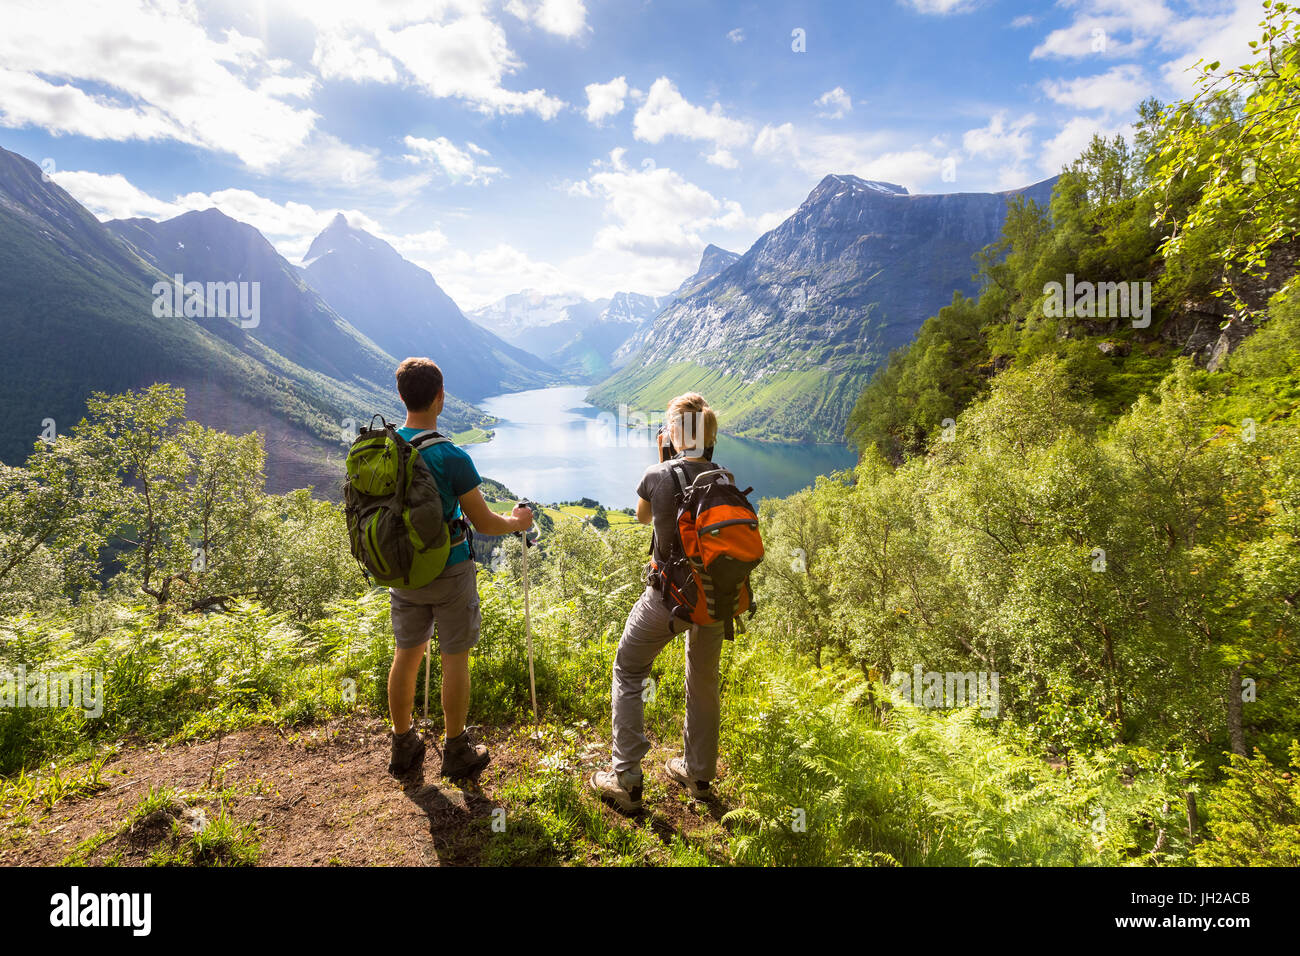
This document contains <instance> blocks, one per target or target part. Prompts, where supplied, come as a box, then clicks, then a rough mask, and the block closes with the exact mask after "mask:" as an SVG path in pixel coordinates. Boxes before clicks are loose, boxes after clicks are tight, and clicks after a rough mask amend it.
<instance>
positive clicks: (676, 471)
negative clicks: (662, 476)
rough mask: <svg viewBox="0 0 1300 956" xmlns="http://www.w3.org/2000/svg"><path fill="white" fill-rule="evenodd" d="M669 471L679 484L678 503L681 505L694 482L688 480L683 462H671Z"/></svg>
mask: <svg viewBox="0 0 1300 956" xmlns="http://www.w3.org/2000/svg"><path fill="white" fill-rule="evenodd" d="M668 470H669V471H671V472H672V473H673V480H674V481H675V482H676V483H677V503H678V504H679V505H680V504H681V502H682V500H683V499H684V498H685V497H686V492H687V490H688V489H689V487H690V486H691V484H692V482H689V481H687V480H686V469H685V468H683V467H682V464H681V462H679V461H672V462H670V463H669V465H668Z"/></svg>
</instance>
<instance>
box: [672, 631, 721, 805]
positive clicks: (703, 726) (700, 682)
mask: <svg viewBox="0 0 1300 956" xmlns="http://www.w3.org/2000/svg"><path fill="white" fill-rule="evenodd" d="M723 639H724V638H723V628H722V625H721V624H713V625H709V626H708V627H701V626H700V625H698V624H697V625H694V626H692V627H691V633H690V634H689V635H688V636H687V638H686V726H685V727H684V729H683V732H682V736H683V738H684V743H685V750H686V753H685V757H686V772H687V773H688V774H690V777H691V779H692V780H703V781H710V780H712V779H713V778H714V777H716V776H717V775H718V734H719V732H720V730H721V725H722V695H721V693H720V691H719V686H718V662H719V661H720V660H721V658H722V641H723Z"/></svg>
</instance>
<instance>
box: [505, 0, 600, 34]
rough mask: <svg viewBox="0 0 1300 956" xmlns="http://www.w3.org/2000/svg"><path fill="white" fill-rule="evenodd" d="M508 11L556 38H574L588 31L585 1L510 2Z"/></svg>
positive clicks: (538, 0) (530, 0)
mask: <svg viewBox="0 0 1300 956" xmlns="http://www.w3.org/2000/svg"><path fill="white" fill-rule="evenodd" d="M506 10H507V11H509V12H510V13H511V14H513V15H514V16H516V17H518V18H519V19H520V20H523V21H524V22H526V23H534V24H536V25H537V26H539V27H541V28H542V29H543V30H545V31H546V32H548V33H554V34H555V35H556V36H562V37H568V38H573V37H576V36H579V35H581V34H582V33H584V32H586V30H587V8H586V5H585V4H584V3H583V0H510V2H509V3H507V4H506Z"/></svg>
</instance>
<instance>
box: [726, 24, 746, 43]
mask: <svg viewBox="0 0 1300 956" xmlns="http://www.w3.org/2000/svg"><path fill="white" fill-rule="evenodd" d="M727 39H728V40H730V41H731V42H732V43H744V42H745V31H744V30H742V29H741V28H740V27H736V28H735V29H734V30H728V31H727Z"/></svg>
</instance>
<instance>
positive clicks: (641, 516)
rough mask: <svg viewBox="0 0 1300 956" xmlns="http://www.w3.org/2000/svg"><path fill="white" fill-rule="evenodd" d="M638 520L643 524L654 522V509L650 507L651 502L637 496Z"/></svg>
mask: <svg viewBox="0 0 1300 956" xmlns="http://www.w3.org/2000/svg"><path fill="white" fill-rule="evenodd" d="M636 520H637V521H639V522H641V523H642V524H654V521H655V516H654V511H653V510H651V508H650V502H648V501H646V500H645V499H644V498H642V497H640V496H639V495H638V496H637V499H636Z"/></svg>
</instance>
